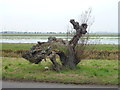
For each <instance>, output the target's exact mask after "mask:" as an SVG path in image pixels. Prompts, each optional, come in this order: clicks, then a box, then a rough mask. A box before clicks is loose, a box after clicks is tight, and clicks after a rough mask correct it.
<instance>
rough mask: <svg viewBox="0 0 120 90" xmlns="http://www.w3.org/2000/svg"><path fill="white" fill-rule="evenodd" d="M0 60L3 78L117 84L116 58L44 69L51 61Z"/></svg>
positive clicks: (4, 58)
mask: <svg viewBox="0 0 120 90" xmlns="http://www.w3.org/2000/svg"><path fill="white" fill-rule="evenodd" d="M1 60H2V77H3V79H18V80H19V79H22V80H36V81H46V82H61V83H74V84H102V85H105V84H112V85H116V84H118V61H117V60H94V59H92V60H83V61H81V62H80V63H79V64H78V66H77V68H76V69H74V70H61V71H60V72H55V71H53V70H47V71H45V70H44V67H45V66H48V67H50V65H51V62H50V61H49V60H48V61H47V62H44V61H42V62H41V63H40V64H31V63H29V62H28V61H27V60H25V59H23V58H7V57H3V58H1Z"/></svg>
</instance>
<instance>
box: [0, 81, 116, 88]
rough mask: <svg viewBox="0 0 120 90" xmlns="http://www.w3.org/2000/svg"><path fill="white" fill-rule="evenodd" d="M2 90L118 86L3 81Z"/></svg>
mask: <svg viewBox="0 0 120 90" xmlns="http://www.w3.org/2000/svg"><path fill="white" fill-rule="evenodd" d="M2 88H117V86H111V85H109V86H108V85H107V86H102V85H75V84H58V83H41V82H18V81H2Z"/></svg>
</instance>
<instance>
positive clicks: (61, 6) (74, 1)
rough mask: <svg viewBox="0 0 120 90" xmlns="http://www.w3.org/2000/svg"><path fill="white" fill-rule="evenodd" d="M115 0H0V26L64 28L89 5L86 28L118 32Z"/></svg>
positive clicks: (45, 29)
mask: <svg viewBox="0 0 120 90" xmlns="http://www.w3.org/2000/svg"><path fill="white" fill-rule="evenodd" d="M118 1H119V0H0V30H2V31H27V32H31V31H33V32H34V31H35V32H36V31H37V32H66V31H67V29H68V26H69V24H70V23H69V20H70V19H75V20H79V18H80V15H81V13H82V12H84V11H85V10H88V8H92V16H93V17H94V18H95V20H94V24H93V25H92V26H91V29H90V32H118Z"/></svg>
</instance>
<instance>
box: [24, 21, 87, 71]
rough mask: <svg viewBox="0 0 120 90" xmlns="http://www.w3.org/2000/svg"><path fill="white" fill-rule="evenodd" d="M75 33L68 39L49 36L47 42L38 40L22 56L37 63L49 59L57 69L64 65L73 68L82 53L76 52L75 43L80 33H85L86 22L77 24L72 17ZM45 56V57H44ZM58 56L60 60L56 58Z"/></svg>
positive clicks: (53, 67) (76, 43)
mask: <svg viewBox="0 0 120 90" xmlns="http://www.w3.org/2000/svg"><path fill="white" fill-rule="evenodd" d="M70 23H71V24H72V26H73V28H74V30H75V34H74V36H73V37H72V39H71V40H70V41H65V40H62V39H57V38H56V37H49V38H48V42H38V43H37V44H36V45H34V46H33V47H32V48H31V49H30V50H29V51H27V52H25V53H24V54H23V55H22V57H23V58H25V59H27V60H28V61H30V62H31V63H35V64H38V63H39V62H41V61H42V60H45V61H46V60H48V58H49V60H51V62H52V63H53V65H52V69H54V70H56V71H59V70H61V69H63V68H64V67H67V68H69V69H74V68H75V67H76V66H77V64H78V63H79V62H80V61H81V58H80V57H79V56H80V55H81V54H82V53H78V52H77V50H78V48H77V45H78V41H79V39H81V37H82V35H84V34H86V33H87V30H86V29H87V26H88V25H87V23H82V24H79V22H77V21H75V20H74V19H71V20H70ZM46 58H47V59H46ZM56 58H59V60H60V62H58V61H57V60H56Z"/></svg>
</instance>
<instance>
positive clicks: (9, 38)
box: [0, 35, 119, 44]
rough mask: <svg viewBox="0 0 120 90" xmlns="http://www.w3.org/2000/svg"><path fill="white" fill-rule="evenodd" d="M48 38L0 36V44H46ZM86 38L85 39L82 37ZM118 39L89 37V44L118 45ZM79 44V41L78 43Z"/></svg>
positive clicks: (66, 38)
mask: <svg viewBox="0 0 120 90" xmlns="http://www.w3.org/2000/svg"><path fill="white" fill-rule="evenodd" d="M48 37H49V35H48V36H2V37H1V38H0V43H37V42H38V41H40V42H47V41H48ZM56 38H62V39H64V40H68V41H69V40H70V39H71V38H72V37H70V36H69V37H67V36H56ZM83 38H86V37H83ZM118 39H119V38H118V37H110V36H108V37H107V36H106V37H103V36H101V37H89V40H88V43H89V44H118ZM79 43H81V40H80V41H79Z"/></svg>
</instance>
